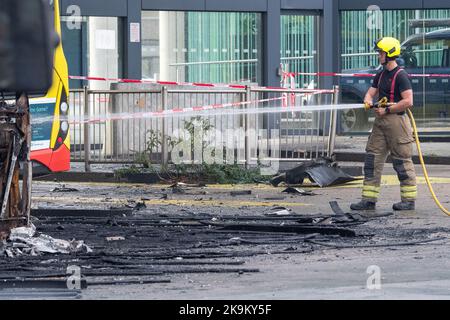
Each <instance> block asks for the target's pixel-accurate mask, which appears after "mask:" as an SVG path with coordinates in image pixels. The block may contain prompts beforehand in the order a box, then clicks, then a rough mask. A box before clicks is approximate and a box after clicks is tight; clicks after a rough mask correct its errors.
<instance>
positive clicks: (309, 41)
mask: <svg viewBox="0 0 450 320" xmlns="http://www.w3.org/2000/svg"><path fill="white" fill-rule="evenodd" d="M318 22H319V18H318V17H317V16H311V15H284V16H281V63H282V66H283V71H285V72H306V73H309V72H316V71H318V61H319V59H318V54H317V52H318V43H319V39H318V37H319V32H318V29H319V28H318ZM285 80H287V79H285ZM284 85H285V86H289V87H290V84H289V83H287V82H286V83H284ZM295 85H296V87H297V88H303V87H309V88H316V87H317V85H318V81H317V77H315V76H296V77H295Z"/></svg>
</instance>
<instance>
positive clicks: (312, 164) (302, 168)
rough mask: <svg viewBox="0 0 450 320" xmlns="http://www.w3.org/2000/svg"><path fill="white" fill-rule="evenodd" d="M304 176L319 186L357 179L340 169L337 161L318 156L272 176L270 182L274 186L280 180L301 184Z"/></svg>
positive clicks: (290, 183)
mask: <svg viewBox="0 0 450 320" xmlns="http://www.w3.org/2000/svg"><path fill="white" fill-rule="evenodd" d="M305 178H308V179H309V180H310V181H312V182H314V183H316V184H317V185H318V186H319V187H321V188H323V187H328V186H332V185H338V184H344V183H347V182H351V181H355V180H358V178H355V177H352V176H350V175H348V174H346V173H345V172H344V171H342V169H341V168H339V167H338V165H337V163H336V162H333V161H332V160H331V159H329V158H319V159H317V160H311V161H306V162H303V163H302V164H301V165H299V166H297V167H295V168H293V169H291V170H288V171H286V172H285V173H282V174H280V175H278V176H276V177H274V178H272V180H270V183H271V184H272V185H273V186H274V187H276V186H278V185H279V184H280V183H282V182H284V183H286V184H287V185H289V186H292V185H302V184H303V182H304V180H305Z"/></svg>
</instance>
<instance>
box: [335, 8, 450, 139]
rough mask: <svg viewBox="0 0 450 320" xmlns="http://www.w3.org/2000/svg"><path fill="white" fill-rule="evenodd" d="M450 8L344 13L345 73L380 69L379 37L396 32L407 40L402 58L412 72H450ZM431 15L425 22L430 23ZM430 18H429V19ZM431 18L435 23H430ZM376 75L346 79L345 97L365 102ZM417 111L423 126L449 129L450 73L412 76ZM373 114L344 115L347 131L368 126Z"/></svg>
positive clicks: (351, 112) (343, 126) (352, 112)
mask: <svg viewBox="0 0 450 320" xmlns="http://www.w3.org/2000/svg"><path fill="white" fill-rule="evenodd" d="M448 19H450V10H382V11H376V12H375V11H343V12H341V48H342V59H341V64H342V70H343V72H346V71H351V72H362V73H376V72H378V71H379V70H380V66H379V63H378V58H377V55H376V53H375V52H373V47H374V42H375V40H376V39H378V38H380V37H382V36H391V37H395V38H397V39H399V40H400V42H401V43H402V55H401V56H400V59H399V60H398V61H397V62H398V63H399V64H400V65H402V66H403V67H404V68H405V70H406V71H407V72H408V73H410V74H416V75H420V74H422V75H425V74H449V73H450V61H449V48H450V29H448ZM424 20H425V22H424ZM427 20H428V21H427ZM427 23H433V27H429V26H428V25H427ZM370 83H371V79H370V78H367V79H364V78H353V79H351V78H343V79H341V88H342V93H343V96H342V98H343V101H344V102H360V101H362V100H363V98H364V94H365V91H366V90H367V88H368V87H369V86H370ZM411 83H412V87H413V91H414V108H413V109H412V110H413V113H414V116H415V118H416V121H417V122H418V126H419V128H420V129H421V131H440V132H441V131H448V130H449V128H450V126H449V124H450V97H449V94H450V89H449V79H448V77H439V76H435V77H423V76H422V77H421V76H412V77H411ZM373 120H374V118H373V115H371V114H369V116H368V115H367V113H366V112H365V111H362V110H347V111H345V112H342V114H341V129H342V130H341V131H349V132H354V131H358V132H359V131H367V130H369V129H370V128H371V123H372V121H373Z"/></svg>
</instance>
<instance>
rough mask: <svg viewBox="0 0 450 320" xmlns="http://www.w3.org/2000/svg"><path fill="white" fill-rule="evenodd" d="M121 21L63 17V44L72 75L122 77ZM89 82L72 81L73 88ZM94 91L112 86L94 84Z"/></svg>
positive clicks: (102, 83)
mask: <svg viewBox="0 0 450 320" xmlns="http://www.w3.org/2000/svg"><path fill="white" fill-rule="evenodd" d="M122 30H123V27H122V20H121V19H119V18H115V17H80V18H77V19H74V18H73V17H62V18H61V32H62V42H63V44H64V53H65V55H66V59H67V63H68V66H69V74H70V75H74V76H78V75H82V76H85V75H88V76H97V77H108V78H119V77H122V73H123V72H122V70H123V32H122ZM83 84H87V82H86V81H80V80H70V83H69V85H70V88H71V89H76V88H81V87H82V86H83ZM89 87H90V88H92V89H109V83H107V82H99V81H91V82H90V83H89Z"/></svg>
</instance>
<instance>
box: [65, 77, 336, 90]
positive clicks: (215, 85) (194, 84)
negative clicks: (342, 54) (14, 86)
mask: <svg viewBox="0 0 450 320" xmlns="http://www.w3.org/2000/svg"><path fill="white" fill-rule="evenodd" d="M69 79H71V80H85V81H112V82H121V83H151V84H159V85H162V86H191V87H203V88H231V89H246V88H247V87H248V86H246V85H242V84H225V83H224V84H221V83H200V82H176V81H161V80H137V79H121V78H103V77H85V76H69ZM250 87H251V88H260V89H270V90H286V88H282V87H259V86H250ZM301 90H302V91H305V92H312V93H316V92H319V93H333V92H334V91H333V90H323V89H301Z"/></svg>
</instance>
